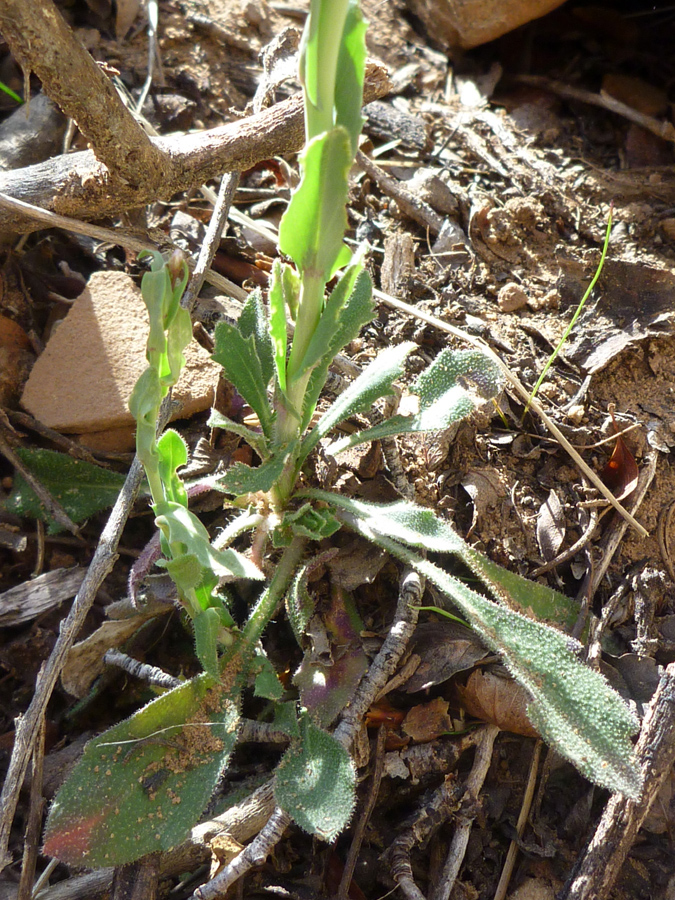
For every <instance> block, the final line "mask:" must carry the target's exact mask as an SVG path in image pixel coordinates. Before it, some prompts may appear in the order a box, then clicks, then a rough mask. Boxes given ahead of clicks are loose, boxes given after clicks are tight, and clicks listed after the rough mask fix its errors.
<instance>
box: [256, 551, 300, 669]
mask: <svg viewBox="0 0 675 900" xmlns="http://www.w3.org/2000/svg"><path fill="white" fill-rule="evenodd" d="M304 549H305V540H304V538H297V537H296V538H294V539H293V542H292V543H291V544H290V546H288V547H286V549H285V550H284V552H283V554H282V556H281V559H280V560H279V562H278V563H277V567H276V569H275V570H274V575H273V576H272V580H271V581H270V583H269V585H268V587H267V588H266V589H265V590H264V591H263V593H262V594H261V596H260V599H259V600H258V602H257V603H256V605H255V608H254V609H253V611H252V612H251V615H250V616H249V620H248V622H247V623H246V625H245V627H244V630H243V631H242V634H241V642H242V645H243V648H244V652H245V651H246V649H249V650H250V649H252V648H253V647H254V646H255V645H256V643H257V642H258V640H259V639H260V636H261V635H262V633H263V631H264V630H265V628H266V626H267V623H268V622H269V621H270V619H271V618H272V616H273V615H274V613H275V610H276V608H277V605H278V603H279V601H280V600H281V598H282V597H283V595H284V594H285V592H286V589H287V588H288V585H289V584H290V583H291V579H292V578H293V575H294V574H295V570H296V569H297V567H298V563H299V562H300V560H301V558H302V554H303V551H304Z"/></svg>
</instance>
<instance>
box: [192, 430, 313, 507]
mask: <svg viewBox="0 0 675 900" xmlns="http://www.w3.org/2000/svg"><path fill="white" fill-rule="evenodd" d="M294 448H295V442H294V443H292V444H289V446H287V447H284V449H283V450H282V451H280V452H278V453H275V454H274V455H273V456H271V457H270V458H269V459H268V460H267V462H264V463H263V464H262V465H261V466H257V467H256V468H253V467H252V466H247V465H246V464H245V463H241V462H237V463H235V464H234V465H233V466H231V467H230V468H229V469H228V471H227V472H226V473H225V475H223V476H222V478H221V477H219V478H217V479H213V480H212V481H210V484H211V485H212V487H214V488H215V489H216V490H218V491H223V493H225V494H234V495H235V496H237V497H241V496H242V495H243V494H255V493H257V492H258V491H262V492H263V493H265V492H267V491H269V490H270V489H271V488H272V487H273V486H274V485H275V484H276V483H277V481H278V480H279V476H280V475H281V473H282V472H283V470H284V465H285V464H286V460H287V459H288V456H289V454H290V453H291V452H292V451H293V450H294Z"/></svg>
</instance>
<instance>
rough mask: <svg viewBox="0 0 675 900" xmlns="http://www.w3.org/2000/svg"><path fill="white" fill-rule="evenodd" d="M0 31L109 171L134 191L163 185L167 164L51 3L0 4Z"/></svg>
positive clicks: (19, 0)
mask: <svg viewBox="0 0 675 900" xmlns="http://www.w3.org/2000/svg"><path fill="white" fill-rule="evenodd" d="M0 31H1V32H2V34H3V36H4V37H5V39H6V40H7V43H8V44H9V46H10V48H11V50H12V53H13V54H14V56H15V58H16V59H17V60H18V62H19V64H20V65H21V67H22V68H23V70H24V72H30V71H31V70H32V71H33V72H35V73H36V75H38V76H39V78H40V81H41V82H42V84H43V87H44V89H45V93H47V94H48V95H49V96H50V97H51V99H52V100H54V101H55V102H56V103H58V105H59V106H60V107H61V109H62V110H63V112H64V113H65V114H66V115H67V116H70V117H71V118H73V119H75V121H76V122H77V125H78V128H79V129H80V131H81V132H82V134H83V135H84V137H85V138H86V139H87V140H88V141H90V142H91V144H92V146H93V148H94V151H95V153H96V157H97V158H98V159H99V160H100V161H101V162H102V163H104V164H105V165H106V166H107V167H108V169H109V170H110V171H111V172H114V173H115V174H116V175H117V176H119V178H120V179H122V180H124V181H126V182H127V183H128V184H129V186H130V187H132V188H133V187H135V186H137V185H139V184H141V183H144V184H148V185H150V184H153V185H155V188H158V187H159V185H161V183H162V181H163V180H164V178H165V177H166V175H167V173H168V171H169V169H170V167H171V161H170V160H169V158H168V156H167V155H166V154H165V153H164V152H163V151H162V150H161V148H159V147H157V146H156V145H155V144H153V143H152V141H151V140H150V138H149V137H148V136H147V135H146V133H145V132H144V131H143V129H142V128H141V127H140V125H139V124H138V123H137V122H136V121H135V120H134V117H133V116H132V115H131V113H130V112H129V110H128V109H127V108H126V107H125V105H124V103H123V102H122V99H121V98H120V96H119V94H118V93H117V91H116V90H115V88H114V86H113V84H112V82H111V81H110V79H109V78H108V76H107V75H106V74H105V73H104V72H103V70H102V69H101V68H100V67H99V66H97V65H96V63H95V62H94V60H93V59H92V57H91V55H90V54H89V53H88V52H87V51H86V50H85V48H84V46H83V45H82V44H81V43H80V41H79V40H78V39H77V38H76V37H75V35H74V34H73V32H72V30H71V29H70V28H69V27H68V25H66V23H65V21H64V19H63V16H62V15H61V14H60V13H59V11H58V10H57V8H56V6H54V4H53V2H52V0H3V2H2V3H1V4H0ZM84 86H86V89H83V88H84ZM139 205H140V204H139Z"/></svg>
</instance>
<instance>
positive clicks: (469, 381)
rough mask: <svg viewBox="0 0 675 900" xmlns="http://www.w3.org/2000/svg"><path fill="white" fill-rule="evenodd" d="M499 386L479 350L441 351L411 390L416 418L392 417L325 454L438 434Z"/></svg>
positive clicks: (493, 394) (490, 364) (498, 378)
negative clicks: (386, 440) (415, 397)
mask: <svg viewBox="0 0 675 900" xmlns="http://www.w3.org/2000/svg"><path fill="white" fill-rule="evenodd" d="M378 358H379V357H378ZM375 363H377V360H375ZM371 365H373V364H372V363H371ZM501 383H502V377H501V372H500V369H499V367H498V366H497V364H496V363H494V362H493V361H492V360H491V359H490V358H489V357H487V356H485V354H484V353H481V352H480V351H479V350H443V351H442V352H441V353H439V354H438V356H437V357H436V359H435V360H434V361H433V362H432V364H431V365H430V366H429V367H428V369H426V370H425V371H424V372H422V373H421V375H420V376H419V377H418V379H417V381H416V382H415V384H414V385H413V386H412V391H413V392H414V393H416V394H417V395H418V396H419V412H418V413H417V414H415V415H411V416H401V415H397V416H392V417H391V418H390V419H387V420H386V421H384V422H381V423H380V424H379V425H374V426H373V427H372V428H367V429H365V430H364V431H358V432H356V433H355V434H352V435H350V436H349V437H346V438H343V439H342V440H339V441H337V442H336V443H335V444H333V445H332V446H331V447H330V448H329V452H330V453H332V454H334V455H335V454H337V453H341V452H343V451H344V450H347V449H348V448H349V447H354V446H356V445H357V444H362V443H364V442H365V441H377V440H379V439H380V438H383V437H391V436H392V435H395V434H406V433H410V432H420V431H441V430H442V429H444V428H447V427H448V426H449V425H451V424H452V423H453V422H457V421H459V420H460V419H463V418H465V417H466V416H468V415H470V414H471V413H472V412H474V410H476V409H478V408H479V407H480V406H482V405H483V404H484V403H485V401H486V400H490V399H492V398H493V397H496V396H497V395H498V393H499V391H500V390H501Z"/></svg>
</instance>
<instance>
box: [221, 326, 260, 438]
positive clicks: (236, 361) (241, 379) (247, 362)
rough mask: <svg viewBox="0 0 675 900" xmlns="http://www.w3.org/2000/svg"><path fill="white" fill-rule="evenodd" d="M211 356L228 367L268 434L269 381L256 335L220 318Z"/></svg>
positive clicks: (224, 367)
mask: <svg viewBox="0 0 675 900" xmlns="http://www.w3.org/2000/svg"><path fill="white" fill-rule="evenodd" d="M212 359H214V360H215V361H216V362H217V363H219V364H220V365H221V366H222V367H223V369H225V373H226V375H227V377H228V378H229V380H230V381H231V382H232V384H233V385H234V386H235V388H236V389H237V390H238V391H239V393H240V394H241V396H242V397H243V398H244V400H245V401H246V402H247V403H248V405H249V406H250V407H251V409H252V410H253V411H254V412H255V414H256V415H257V416H258V419H259V420H260V425H261V426H262V430H263V432H264V433H265V435H266V436H267V437H269V436H270V434H271V429H272V419H273V417H272V410H271V409H270V405H269V401H268V399H267V385H268V381H266V380H265V376H264V374H263V363H262V362H261V360H260V358H259V357H258V352H257V349H256V345H255V339H254V338H253V335H249V336H248V337H247V338H245V337H243V335H242V334H241V333H240V331H239V329H238V328H237V327H235V326H234V325H230V323H229V322H219V323H218V324H217V325H216V335H215V349H214V351H213V354H212Z"/></svg>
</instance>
